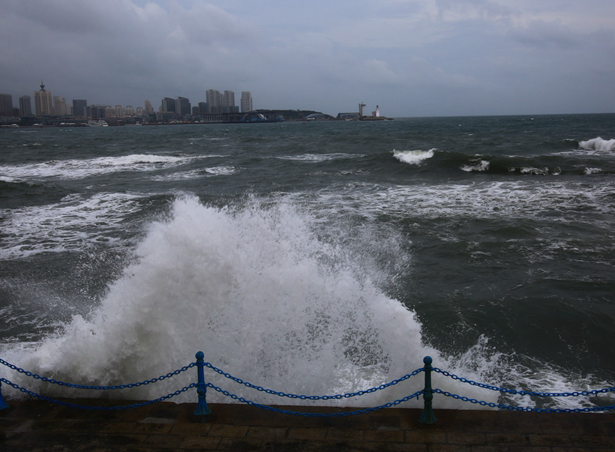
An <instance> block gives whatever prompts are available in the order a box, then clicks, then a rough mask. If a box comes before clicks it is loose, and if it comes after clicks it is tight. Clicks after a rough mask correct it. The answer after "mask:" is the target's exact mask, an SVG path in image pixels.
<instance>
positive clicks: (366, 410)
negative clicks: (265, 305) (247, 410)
mask: <svg viewBox="0 0 615 452" xmlns="http://www.w3.org/2000/svg"><path fill="white" fill-rule="evenodd" d="M206 386H207V387H209V388H211V389H213V390H214V391H217V392H219V393H220V394H223V395H225V396H226V397H230V398H231V399H233V400H236V401H238V402H241V403H245V404H247V405H251V406H254V407H257V408H262V409H264V410H267V411H273V412H276V413H282V414H289V415H293V416H303V417H343V416H354V415H358V414H364V413H370V412H373V411H378V410H382V409H384V408H391V407H394V406H396V405H399V404H400V403H403V402H407V401H409V400H412V399H414V398H416V399H417V400H418V398H419V396H420V395H421V394H423V390H422V389H421V390H420V391H417V392H415V393H414V394H411V395H409V396H406V397H404V398H401V399H398V400H395V401H394V402H389V403H385V404H384V405H379V406H375V407H371V408H364V409H362V410H355V411H343V412H338V413H308V412H304V411H290V410H284V409H281V408H276V407H273V406H269V405H263V404H260V403H257V402H253V401H251V400H247V399H245V398H243V397H240V396H238V395H235V394H232V393H230V392H228V391H225V390H224V389H221V388H219V387H217V386H215V385H213V384H211V383H207V385H206Z"/></svg>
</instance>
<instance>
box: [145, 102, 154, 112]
mask: <svg viewBox="0 0 615 452" xmlns="http://www.w3.org/2000/svg"><path fill="white" fill-rule="evenodd" d="M145 113H147V114H151V113H154V107H153V106H152V103H151V102H150V101H149V100H146V101H145Z"/></svg>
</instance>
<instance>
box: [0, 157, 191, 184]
mask: <svg viewBox="0 0 615 452" xmlns="http://www.w3.org/2000/svg"><path fill="white" fill-rule="evenodd" d="M190 161H191V158H190V157H174V156H163V155H147V154H133V155H126V156H120V157H99V158H94V159H70V160H52V161H47V162H42V163H32V164H26V165H3V166H0V171H1V172H2V173H3V174H4V175H5V176H10V177H15V178H20V179H41V178H62V179H82V178H85V177H89V176H96V175H100V174H108V173H115V172H120V171H154V170H159V169H165V168H171V167H174V166H178V165H182V164H185V163H188V162H190Z"/></svg>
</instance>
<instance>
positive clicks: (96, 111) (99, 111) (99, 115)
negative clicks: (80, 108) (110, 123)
mask: <svg viewBox="0 0 615 452" xmlns="http://www.w3.org/2000/svg"><path fill="white" fill-rule="evenodd" d="M88 110H89V111H90V115H89V116H90V117H91V118H92V119H94V120H96V119H104V118H105V113H106V107H105V106H104V105H92V106H91V107H88Z"/></svg>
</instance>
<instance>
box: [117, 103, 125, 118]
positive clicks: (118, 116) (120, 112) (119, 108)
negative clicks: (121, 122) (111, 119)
mask: <svg viewBox="0 0 615 452" xmlns="http://www.w3.org/2000/svg"><path fill="white" fill-rule="evenodd" d="M123 116H124V109H123V108H122V106H121V105H116V106H115V117H116V118H121V117H123Z"/></svg>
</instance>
